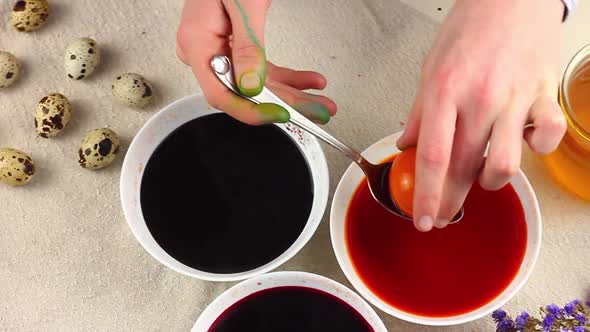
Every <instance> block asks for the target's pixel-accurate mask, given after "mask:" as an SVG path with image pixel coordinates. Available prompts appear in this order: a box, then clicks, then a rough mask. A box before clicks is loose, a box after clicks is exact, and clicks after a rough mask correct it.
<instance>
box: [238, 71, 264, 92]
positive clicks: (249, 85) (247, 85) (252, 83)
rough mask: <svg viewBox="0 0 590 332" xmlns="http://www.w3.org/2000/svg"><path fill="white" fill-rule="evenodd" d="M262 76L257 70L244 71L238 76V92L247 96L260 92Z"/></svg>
mask: <svg viewBox="0 0 590 332" xmlns="http://www.w3.org/2000/svg"><path fill="white" fill-rule="evenodd" d="M262 86H263V82H262V77H260V74H259V73H257V72H253V71H251V72H246V73H243V74H242V76H240V84H239V88H240V92H241V93H243V94H244V95H246V96H248V97H254V96H257V95H258V94H260V92H262Z"/></svg>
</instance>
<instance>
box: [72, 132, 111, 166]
mask: <svg viewBox="0 0 590 332" xmlns="http://www.w3.org/2000/svg"><path fill="white" fill-rule="evenodd" d="M120 145H121V140H120V139H119V136H117V134H116V133H115V132H114V131H112V130H111V129H109V128H99V129H94V130H91V131H89V132H88V133H87V134H86V136H85V137H84V139H83V140H82V144H81V145H80V150H78V157H79V159H78V163H79V164H80V166H82V167H83V168H86V169H89V170H96V169H100V168H103V167H106V166H108V165H109V164H111V163H112V162H113V161H114V160H115V157H117V154H118V153H119V147H120Z"/></svg>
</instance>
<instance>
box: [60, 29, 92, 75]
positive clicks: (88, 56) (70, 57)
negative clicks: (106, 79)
mask: <svg viewBox="0 0 590 332" xmlns="http://www.w3.org/2000/svg"><path fill="white" fill-rule="evenodd" d="M99 63H100V49H99V48H98V45H97V44H96V42H95V41H94V40H92V39H90V38H87V37H84V38H80V39H76V40H75V41H73V42H72V43H71V44H70V45H69V46H68V47H67V48H66V52H65V55H64V67H65V69H66V74H68V77H69V78H71V79H75V80H81V79H83V78H84V77H86V76H88V75H90V74H92V72H94V70H95V69H96V67H97V66H98V64H99Z"/></svg>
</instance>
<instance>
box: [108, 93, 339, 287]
mask: <svg viewBox="0 0 590 332" xmlns="http://www.w3.org/2000/svg"><path fill="white" fill-rule="evenodd" d="M218 112H219V111H217V110H214V109H212V108H211V107H210V106H209V105H208V104H207V102H206V101H205V98H204V97H203V96H202V95H200V94H199V95H193V96H188V97H185V98H182V99H180V100H178V101H176V102H174V103H172V104H170V105H168V106H167V107H165V108H164V109H162V110H161V111H160V112H158V113H157V114H156V115H154V116H153V117H152V118H151V119H150V120H149V121H148V122H147V123H146V124H145V125H144V126H143V128H141V130H140V131H139V133H137V135H136V136H135V138H134V139H133V142H132V143H131V145H130V147H129V150H128V151H127V154H126V156H125V161H124V162H123V169H122V172H121V183H120V190H121V204H122V206H123V212H124V214H125V219H126V220H127V223H128V224H129V227H130V228H131V231H132V232H133V235H134V236H135V238H136V239H137V241H139V243H140V244H141V245H142V246H143V247H144V248H145V250H146V251H147V252H148V253H150V255H152V256H153V257H154V258H155V259H157V260H158V261H159V262H160V263H162V264H164V265H166V266H167V267H169V268H171V269H173V270H175V271H177V272H179V273H182V274H185V275H188V276H191V277H194V278H198V279H203V280H210V281H234V280H241V279H246V278H250V277H253V276H255V275H259V274H262V273H265V272H268V271H271V270H273V269H275V268H276V267H278V266H279V265H281V264H283V263H284V262H286V261H287V260H289V259H290V258H291V257H293V256H294V255H295V254H296V253H297V252H298V251H299V250H301V248H303V246H304V245H305V244H306V243H307V241H309V239H310V238H311V237H312V235H313V233H314V232H315V230H316V229H317V227H318V225H319V224H320V221H321V220H322V216H323V215H324V211H325V209H326V205H327V202H328V190H329V175H328V165H327V163H326V158H325V156H324V153H323V151H322V149H321V147H320V144H319V142H318V141H317V140H316V139H315V138H314V137H312V136H311V135H309V134H307V133H305V132H302V131H301V130H300V129H299V128H296V127H293V126H291V125H277V126H278V127H279V128H281V129H282V130H284V131H285V133H287V134H288V135H289V136H291V138H292V139H293V141H294V142H295V143H296V144H297V146H298V147H299V149H300V150H301V152H302V153H303V155H304V157H305V159H306V160H307V163H308V164H309V168H310V172H311V174H312V181H313V203H312V208H311V212H310V216H309V219H308V220H307V223H306V225H305V227H304V228H303V231H302V232H301V234H300V235H299V237H298V238H297V240H296V241H295V242H294V243H293V244H292V245H291V246H290V247H289V248H288V249H287V251H285V252H284V253H283V254H281V255H280V256H279V257H277V258H276V259H274V260H272V261H271V262H269V263H267V264H265V265H263V266H259V267H257V268H255V269H252V270H249V271H245V272H240V273H233V274H219V273H209V272H205V271H199V270H197V269H194V268H191V267H189V266H187V265H185V264H183V263H181V262H179V261H178V260H176V259H174V258H173V257H172V256H170V255H169V254H168V253H167V252H166V251H164V249H162V248H161V247H160V246H159V245H158V243H157V242H156V240H154V238H153V237H152V235H151V233H150V231H149V230H148V228H147V226H146V223H145V220H144V218H143V214H142V210H141V204H140V192H141V190H140V188H141V180H142V176H143V171H144V168H145V165H146V164H147V162H148V160H149V158H150V156H151V155H152V153H153V152H154V150H155V149H156V147H157V146H158V145H159V144H160V142H162V141H163V140H164V139H165V138H166V137H167V136H168V135H169V134H170V133H172V132H173V131H174V130H175V129H177V128H178V127H180V126H181V125H183V124H184V123H186V122H188V121H190V120H193V119H196V118H199V117H202V116H205V115H209V114H213V113H218Z"/></svg>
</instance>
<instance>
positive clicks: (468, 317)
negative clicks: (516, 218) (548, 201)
mask: <svg viewBox="0 0 590 332" xmlns="http://www.w3.org/2000/svg"><path fill="white" fill-rule="evenodd" d="M400 135H401V133H397V134H394V135H391V136H388V137H386V138H384V139H382V140H380V141H379V142H377V143H375V144H373V145H372V146H371V147H369V148H368V149H367V150H366V151H365V152H364V153H363V155H364V156H365V157H366V158H368V160H371V161H374V162H377V161H381V160H383V159H385V158H387V157H389V156H391V155H393V154H394V153H396V152H399V150H398V149H397V148H396V147H395V141H396V140H397V138H398V137H399V136H400ZM362 179H363V174H362V172H361V170H360V169H359V168H358V167H357V166H356V165H354V164H352V165H350V167H348V169H347V170H346V172H345V173H344V175H343V176H342V179H341V180H340V183H339V184H338V187H337V188H336V193H335V195H334V199H333V201H332V210H331V214H330V235H331V238H332V247H333V248H334V252H335V254H336V258H337V259H338V264H340V267H341V268H342V270H343V271H344V274H345V275H346V277H347V278H348V280H349V281H350V283H351V284H352V285H353V286H354V287H355V288H356V290H357V291H358V292H359V293H360V294H361V295H362V296H363V297H364V298H365V299H367V300H368V301H369V302H370V303H372V304H373V305H375V306H376V307H377V308H379V309H381V310H383V311H384V312H386V313H388V314H390V315H392V316H395V317H397V318H399V319H403V320H405V321H408V322H412V323H416V324H422V325H432V326H446V325H456V324H462V323H466V322H469V321H473V320H476V319H479V318H481V317H484V316H486V315H488V314H490V313H491V312H492V311H494V310H496V309H498V308H500V307H501V306H503V305H504V304H505V303H506V302H508V301H509V300H510V299H511V298H512V297H513V296H514V295H515V294H516V293H517V292H518V291H519V290H520V289H521V288H522V286H524V284H525V283H526V281H527V280H528V278H529V276H530V275H531V272H532V271H533V268H534V266H535V263H536V261H537V258H538V256H539V251H540V249H541V228H542V227H541V226H542V225H541V213H540V211H539V204H538V202H537V198H536V196H535V193H534V191H533V188H532V187H531V185H530V183H529V181H528V180H527V178H526V176H525V175H524V173H523V172H522V171H519V172H518V173H517V174H516V176H514V178H513V179H512V180H511V181H510V183H511V184H512V186H513V187H514V189H515V191H516V193H517V194H518V197H519V198H520V201H521V203H522V206H523V208H524V212H525V219H526V224H527V244H526V251H525V256H524V260H523V262H522V264H521V266H520V269H519V271H518V274H517V275H516V277H515V278H514V280H513V281H512V282H511V283H510V285H509V286H508V287H507V288H506V289H505V290H504V291H503V292H502V293H501V294H500V295H498V296H497V297H496V298H495V299H494V300H492V301H491V302H489V303H487V304H486V305H484V306H482V307H480V308H478V309H475V310H473V311H471V312H468V313H465V314H461V315H457V316H450V317H443V318H436V317H426V316H419V315H415V314H412V313H408V312H405V311H402V310H400V309H398V308H396V307H393V306H391V305H389V304H388V303H387V302H385V301H383V300H381V299H380V298H379V297H378V296H377V295H376V294H374V293H372V292H371V291H370V290H369V288H368V287H367V286H365V284H364V283H363V282H362V281H361V279H360V278H359V276H358V275H357V274H356V272H355V269H354V267H353V265H352V262H351V259H350V256H349V254H348V249H347V245H346V238H345V220H346V213H347V209H348V205H349V203H350V201H351V198H352V195H353V193H354V192H355V190H356V188H357V187H358V185H359V183H360V182H361V181H362ZM449 227H452V226H449Z"/></svg>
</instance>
